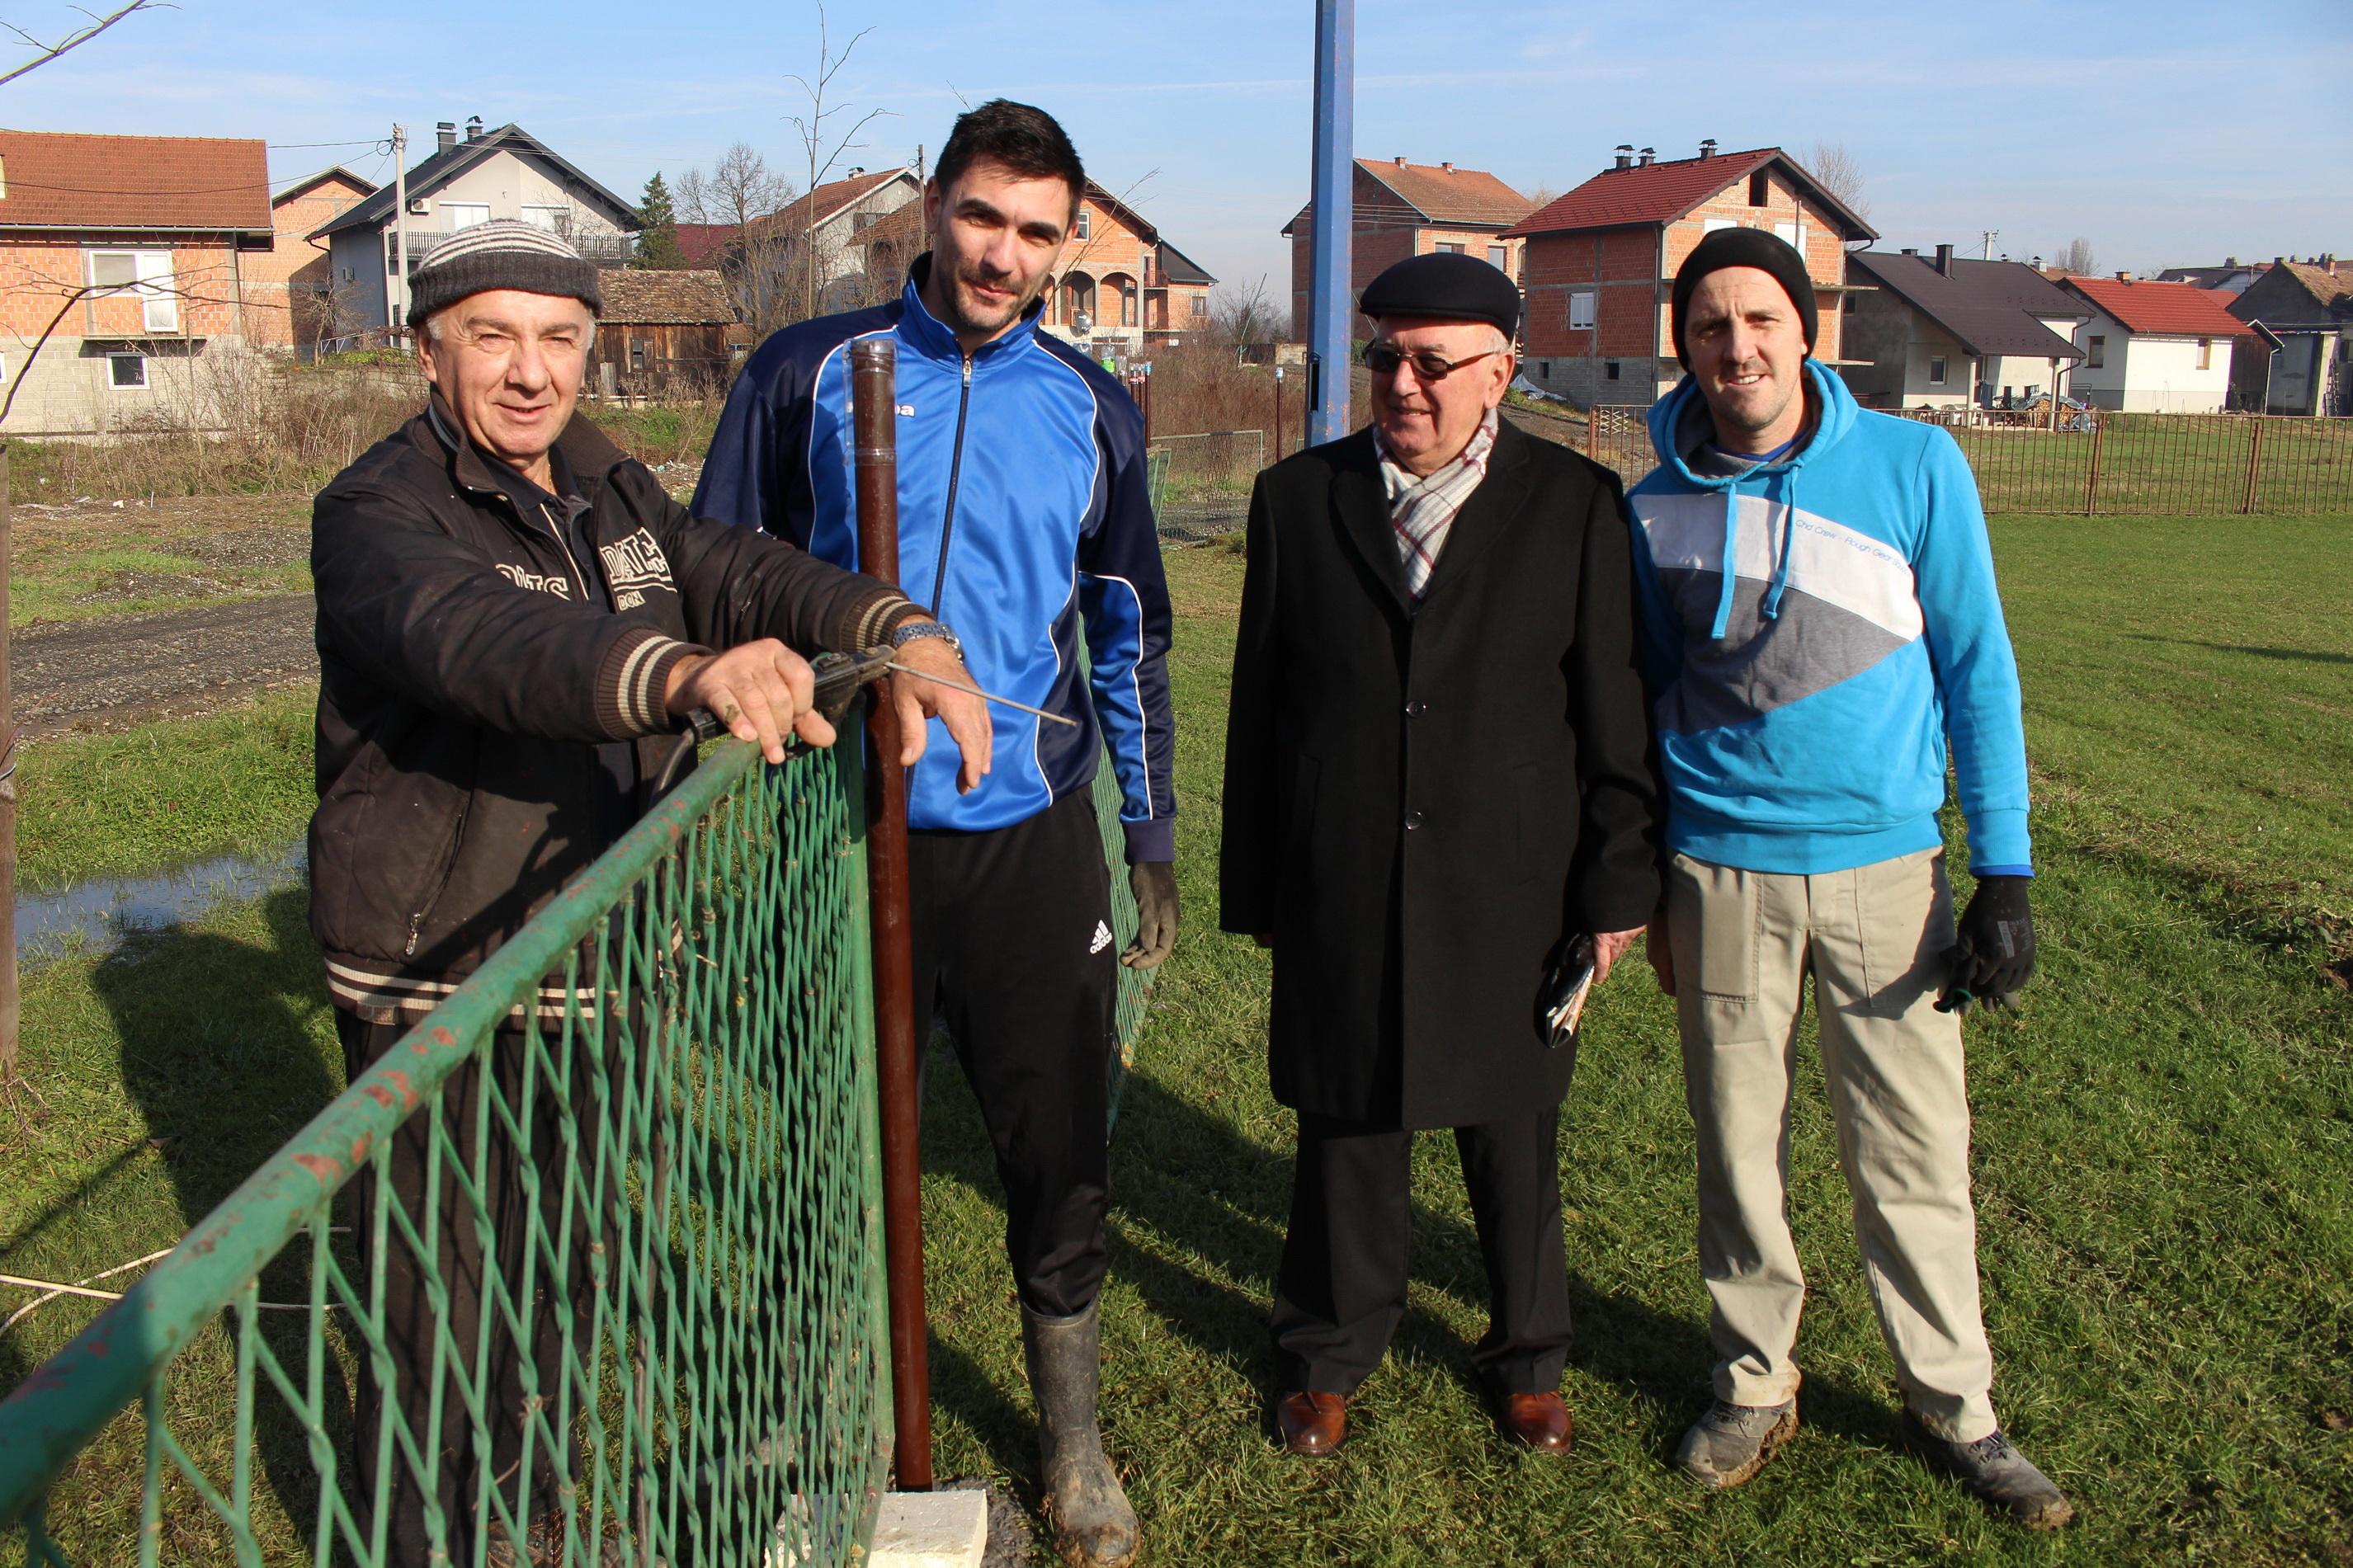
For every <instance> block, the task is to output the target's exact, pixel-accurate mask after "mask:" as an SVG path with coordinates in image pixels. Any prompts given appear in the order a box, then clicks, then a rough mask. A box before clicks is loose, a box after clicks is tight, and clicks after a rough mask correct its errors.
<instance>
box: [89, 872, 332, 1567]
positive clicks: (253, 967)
mask: <svg viewBox="0 0 2353 1568" xmlns="http://www.w3.org/2000/svg"><path fill="white" fill-rule="evenodd" d="M260 910H261V916H262V920H263V921H264V923H265V924H266V925H267V927H268V931H269V939H268V943H267V945H266V946H257V945H255V944H253V943H251V942H241V941H237V940H236V939H234V938H230V937H226V936H222V935H219V934H217V933H216V932H212V931H203V930H196V929H190V928H187V927H182V926H172V927H167V928H165V929H164V930H163V931H156V932H153V933H152V934H142V935H140V936H138V937H136V938H134V939H133V940H132V941H131V942H126V943H125V944H124V945H123V946H122V947H121V948H120V949H118V950H116V951H115V952H113V953H111V954H110V955H108V956H107V957H106V958H105V959H104V960H102V961H101V962H100V963H99V964H98V966H97V967H96V969H95V970H94V971H93V973H92V976H91V984H92V987H93V989H94V990H95V991H96V992H97V994H98V995H99V997H100V1000H101V1001H103V1002H104V1003H105V1005H106V1006H107V1008H108V1010H109V1012H110V1013H111V1015H112V1016H113V1021H114V1029H115V1035H116V1037H117V1038H118V1039H119V1040H120V1041H121V1071H122V1084H123V1088H124V1089H126V1090H127V1091H128V1092H129V1094H130V1096H131V1098H132V1100H133V1101H135V1102H136V1103H137V1105H138V1107H139V1110H140V1112H141V1114H142V1117H143V1118H144V1119H145V1121H146V1124H147V1129H148V1137H149V1140H150V1141H151V1142H152V1143H153V1145H154V1146H155V1147H156V1148H157V1149H158V1151H159V1152H161V1154H162V1157H163V1163H164V1171H165V1173H166V1174H167V1176H168V1177H169V1179H170V1181H171V1183H172V1186H173V1191H174V1196H175V1197H176V1198H177V1200H178V1203H179V1208H180V1220H181V1228H182V1230H183V1231H184V1232H185V1230H187V1229H189V1228H191V1227H193V1226H195V1224H196V1222H198V1221H199V1220H201V1219H203V1218H204V1217H205V1216H206V1215H208V1214H210V1213H211V1212H212V1211H213V1210H214V1209H215V1208H216V1207H217V1206H218V1205H219V1204H220V1203H221V1201H222V1200H223V1199H225V1198H227V1196H228V1195H229V1194H231V1193H232V1192H234V1191H235V1190H236V1189H237V1185H238V1184H240V1183H241V1182H243V1181H244V1180H245V1179H246V1178H247V1177H248V1176H249V1175H251V1174H252V1173H254V1172H255V1171H256V1170H258V1169H259V1167H260V1166H261V1164H262V1163H263V1162H265V1161H266V1160H268V1159H269V1156H270V1155H272V1154H274V1153H276V1152H278V1150H279V1148H280V1146H281V1145H282V1144H284V1143H285V1142H286V1141H287V1139H289V1138H290V1137H291V1136H292V1135H293V1134H294V1133H295V1132H297V1131H300V1130H301V1127H302V1125H303V1124H304V1123H305V1122H307V1121H309V1120H310V1119H311V1117H312V1116H314V1115H316V1114H317V1113H318V1112H319V1111H320V1110H322V1109H323V1108H324V1107H325V1106H326V1104H327V1102H328V1101H329V1100H332V1099H333V1098H334V1096H335V1094H336V1093H337V1091H338V1090H340V1089H342V1087H343V1085H342V1083H341V1082H340V1080H339V1079H338V1078H337V1077H336V1076H335V1075H334V1073H333V1072H332V1069H331V1068H330V1065H329V1063H330V1059H331V1058H330V1056H329V1053H328V1051H327V1049H326V1048H325V1047H323V1046H322V1041H321V1039H320V1038H319V1037H318V1035H317V1034H316V1033H315V1032H314V1031H315V1029H316V1026H317V1020H318V1019H319V1018H320V1017H321V1016H322V1013H323V1009H324V1006H325V1003H326V975H325V971H324V970H323V968H322V966H321V963H320V959H319V952H318V948H317V946H316V945H315V944H314V943H313V942H312V941H311V931H310V925H309V921H308V915H307V910H308V895H307V893H306V891H305V890H304V889H302V888H300V887H294V888H287V889H280V891H278V892H275V893H273V894H271V895H270V896H269V897H268V898H267V899H265V900H262V903H261V905H260ZM307 1251H308V1243H307V1241H301V1240H298V1242H297V1243H296V1244H295V1245H294V1246H293V1247H290V1248H289V1249H288V1250H287V1252H285V1253H282V1254H280V1257H279V1258H277V1259H276V1260H275V1261H274V1262H272V1263H271V1264H270V1265H269V1267H267V1268H264V1269H263V1271H262V1275H261V1298H262V1300H269V1301H301V1300H308V1299H309V1283H308V1279H309V1270H308V1268H306V1267H305V1266H304V1255H306V1254H307ZM309 1332H310V1330H309V1318H308V1315H307V1314H305V1313H299V1312H268V1313H264V1314H263V1315H262V1338H263V1341H264V1342H265V1343H266V1344H268V1345H269V1348H270V1350H271V1351H272V1352H274V1353H275V1354H276V1355H277V1357H278V1359H279V1362H280V1365H281V1366H283V1367H284V1368H286V1369H287V1371H288V1373H289V1374H290V1375H291V1376H293V1377H294V1378H295V1380H296V1382H297V1384H298V1385H299V1384H300V1383H301V1369H302V1367H303V1365H304V1363H305V1361H306V1359H307V1357H308V1355H309V1338H308V1336H309ZM325 1368H326V1386H325V1389H324V1392H323V1394H322V1405H323V1407H324V1411H325V1414H326V1418H327V1423H328V1426H329V1427H330V1429H331V1430H332V1431H334V1432H336V1434H337V1437H336V1441H337V1443H338V1446H339V1447H340V1446H341V1444H342V1442H343V1434H342V1429H343V1427H344V1426H347V1425H348V1411H349V1408H350V1399H349V1395H348V1393H347V1391H346V1390H345V1389H344V1388H343V1385H342V1374H341V1367H340V1363H339V1362H338V1360H337V1358H336V1357H335V1356H333V1355H332V1354H328V1355H327V1356H326V1357H325ZM255 1379H256V1384H257V1388H256V1397H255V1399H254V1413H255V1427H256V1430H255V1434H254V1439H253V1443H254V1449H255V1456H256V1458H259V1461H260V1462H261V1464H262V1466H263V1467H264V1468H265V1469H266V1470H267V1472H268V1474H269V1479H270V1482H271V1483H272V1486H273V1487H274V1489H275V1490H276V1492H277V1495H278V1498H279V1500H280V1503H281V1504H282V1505H283V1506H284V1507H285V1509H286V1510H287V1513H288V1515H289V1516H290V1520H291V1521H292V1523H293V1525H294V1528H295V1529H296V1530H297V1531H300V1532H301V1535H302V1536H303V1537H305V1538H308V1537H309V1536H310V1534H311V1531H312V1528H313V1526H314V1524H315V1521H316V1517H317V1516H316V1509H317V1503H318V1495H319V1478H318V1473H317V1471H316V1469H315V1468H313V1467H312V1465H311V1458H310V1454H309V1447H308V1443H309V1438H308V1435H307V1432H306V1430H305V1427H304V1425H303V1423H302V1421H301V1418H300V1417H298V1416H297V1415H295V1414H294V1412H292V1411H291V1410H290V1409H289V1408H288V1407H287V1405H286V1404H285V1403H284V1401H283V1400H281V1399H280V1398H279V1397H277V1395H276V1394H275V1392H274V1391H272V1390H270V1389H269V1388H268V1387H267V1384H266V1380H265V1378H264V1376H263V1374H262V1373H259V1371H257V1372H256V1373H255ZM228 1392H229V1391H227V1390H224V1391H222V1397H223V1399H224V1400H226V1399H227V1397H228Z"/></svg>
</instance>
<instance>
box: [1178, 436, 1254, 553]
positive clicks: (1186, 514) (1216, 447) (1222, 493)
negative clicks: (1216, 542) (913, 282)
mask: <svg viewBox="0 0 2353 1568" xmlns="http://www.w3.org/2000/svg"><path fill="white" fill-rule="evenodd" d="M1152 453H1153V455H1154V458H1155V462H1156V463H1157V465H1158V466H1157V468H1155V474H1156V483H1155V493H1154V496H1153V510H1154V513H1155V516H1156V517H1157V518H1158V519H1159V521H1160V534H1161V537H1162V538H1164V539H1170V540H1176V541H1180V542H1198V541H1199V540H1203V539H1208V538H1210V537H1212V536H1214V535H1216V534H1220V533H1229V532H1232V531H1235V530H1237V529H1239V528H1240V527H1241V526H1242V525H1243V523H1244V522H1245V521H1248V519H1249V515H1250V485H1251V483H1252V481H1254V480H1255V479H1257V478H1258V474H1259V470H1260V469H1261V468H1265V467H1266V466H1267V463H1268V462H1269V461H1270V460H1271V459H1270V458H1268V455H1267V437H1266V432H1265V431H1263V430H1208V431H1201V432H1198V433H1197V434H1193V435H1186V436H1155V437H1153V438H1152Z"/></svg>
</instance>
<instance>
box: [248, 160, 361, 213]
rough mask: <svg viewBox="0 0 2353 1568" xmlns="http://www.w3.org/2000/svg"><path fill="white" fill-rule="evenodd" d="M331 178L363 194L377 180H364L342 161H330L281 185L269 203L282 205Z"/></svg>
mask: <svg viewBox="0 0 2353 1568" xmlns="http://www.w3.org/2000/svg"><path fill="white" fill-rule="evenodd" d="M329 180H341V181H343V183H344V184H347V185H349V186H351V187H352V189H353V190H355V191H357V192H359V193H360V194H361V195H367V194H368V193H369V192H371V191H373V190H375V181H374V180H364V179H362V178H361V177H360V176H359V175H357V174H353V173H352V172H351V171H350V170H349V169H346V168H344V167H343V165H342V164H341V163H330V164H328V165H327V166H326V167H325V168H323V169H322V170H320V171H319V172H318V173H317V174H305V175H303V176H302V177H301V179H299V180H294V181H290V182H289V183H288V184H283V185H280V186H279V187H278V192H277V194H276V195H273V196H271V197H270V198H269V205H271V206H281V205H285V204H286V203H288V202H290V201H292V200H293V199H294V198H295V197H297V196H300V195H306V194H308V193H309V192H311V191H314V190H316V189H318V188H319V187H320V186H321V185H323V184H326V183H327V182H328V181H329Z"/></svg>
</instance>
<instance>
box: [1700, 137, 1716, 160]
mask: <svg viewBox="0 0 2353 1568" xmlns="http://www.w3.org/2000/svg"><path fill="white" fill-rule="evenodd" d="M1699 155H1700V156H1701V157H1703V158H1713V157H1715V137H1713V136H1711V137H1709V138H1708V139H1707V140H1706V141H1704V142H1701V143H1700V144H1699Z"/></svg>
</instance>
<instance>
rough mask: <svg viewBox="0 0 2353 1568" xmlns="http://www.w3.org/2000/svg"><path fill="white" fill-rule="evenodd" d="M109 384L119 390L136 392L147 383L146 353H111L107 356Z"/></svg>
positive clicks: (107, 378)
mask: <svg viewBox="0 0 2353 1568" xmlns="http://www.w3.org/2000/svg"><path fill="white" fill-rule="evenodd" d="M106 380H107V384H108V385H110V386H111V387H113V388H114V389H115V390H116V391H118V392H135V391H138V390H140V389H141V388H143V387H144V386H145V385H146V384H147V356H146V355H145V354H109V355H107V356H106Z"/></svg>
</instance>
